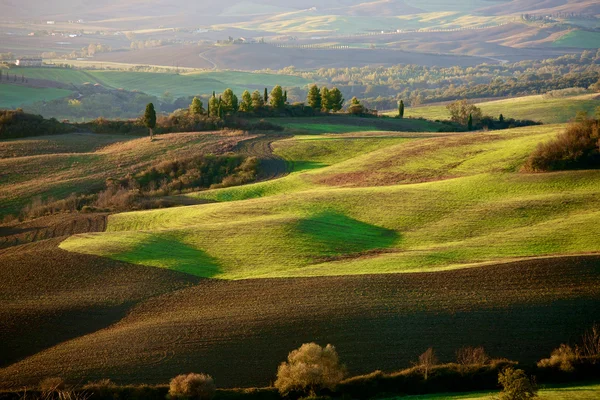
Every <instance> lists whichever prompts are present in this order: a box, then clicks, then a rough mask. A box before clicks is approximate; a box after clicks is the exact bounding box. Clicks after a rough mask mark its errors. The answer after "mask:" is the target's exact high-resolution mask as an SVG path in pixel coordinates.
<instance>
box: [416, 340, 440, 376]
mask: <svg viewBox="0 0 600 400" xmlns="http://www.w3.org/2000/svg"><path fill="white" fill-rule="evenodd" d="M437 364H438V359H437V357H436V355H435V351H434V350H433V348H431V347H430V348H428V349H427V350H425V352H424V353H423V354H421V355H420V356H419V361H418V363H417V366H418V367H419V368H420V369H421V371H422V372H423V377H424V378H425V380H427V377H428V375H429V371H431V368H433V367H434V366H436V365H437Z"/></svg>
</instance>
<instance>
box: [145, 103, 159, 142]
mask: <svg viewBox="0 0 600 400" xmlns="http://www.w3.org/2000/svg"><path fill="white" fill-rule="evenodd" d="M144 125H145V126H146V128H148V129H150V134H151V135H152V129H154V128H156V110H154V104H152V103H148V105H147V106H146V111H145V112H144Z"/></svg>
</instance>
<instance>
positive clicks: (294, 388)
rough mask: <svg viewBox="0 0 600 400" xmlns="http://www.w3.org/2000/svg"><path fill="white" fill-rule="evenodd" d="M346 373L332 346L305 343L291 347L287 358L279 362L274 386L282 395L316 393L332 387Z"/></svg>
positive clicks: (332, 388)
mask: <svg viewBox="0 0 600 400" xmlns="http://www.w3.org/2000/svg"><path fill="white" fill-rule="evenodd" d="M345 373H346V369H345V367H344V366H343V365H341V364H340V362H339V357H338V354H337V352H336V350H335V347H333V346H332V345H330V344H328V345H327V346H325V347H321V346H319V345H318V344H316V343H306V344H303V345H302V346H301V347H300V348H299V349H297V350H294V351H292V352H291V353H290V354H289V355H288V360H287V362H284V363H282V364H281V365H280V366H279V368H278V370H277V380H276V381H275V387H276V388H277V389H278V390H279V392H280V393H281V394H283V395H286V394H288V393H290V392H301V393H310V394H311V395H315V394H316V393H317V392H318V391H319V390H321V389H330V390H334V389H335V387H336V385H337V384H338V383H339V382H341V380H342V379H343V378H344V375H345Z"/></svg>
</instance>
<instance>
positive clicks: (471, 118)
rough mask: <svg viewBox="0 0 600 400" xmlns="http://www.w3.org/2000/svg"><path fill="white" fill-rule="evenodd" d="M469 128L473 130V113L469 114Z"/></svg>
mask: <svg viewBox="0 0 600 400" xmlns="http://www.w3.org/2000/svg"><path fill="white" fill-rule="evenodd" d="M467 129H468V130H469V131H472V130H473V114H469V119H468V120H467Z"/></svg>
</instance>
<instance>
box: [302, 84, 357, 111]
mask: <svg viewBox="0 0 600 400" xmlns="http://www.w3.org/2000/svg"><path fill="white" fill-rule="evenodd" d="M355 98H356V97H355ZM306 103H307V104H308V105H309V106H310V107H312V108H313V109H314V110H320V109H321V92H320V91H319V87H318V86H317V85H312V86H311V87H310V89H309V90H308V95H307V97H306Z"/></svg>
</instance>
